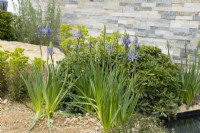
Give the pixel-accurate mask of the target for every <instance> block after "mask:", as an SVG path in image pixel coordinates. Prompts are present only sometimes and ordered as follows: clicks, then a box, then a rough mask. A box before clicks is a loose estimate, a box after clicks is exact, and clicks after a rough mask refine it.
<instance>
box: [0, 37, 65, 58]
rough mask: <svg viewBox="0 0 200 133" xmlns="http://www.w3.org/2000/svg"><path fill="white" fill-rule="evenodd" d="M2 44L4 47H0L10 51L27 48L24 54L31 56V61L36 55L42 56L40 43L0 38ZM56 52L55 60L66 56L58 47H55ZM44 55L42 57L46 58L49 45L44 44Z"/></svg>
mask: <svg viewBox="0 0 200 133" xmlns="http://www.w3.org/2000/svg"><path fill="white" fill-rule="evenodd" d="M0 45H1V46H2V48H0V49H3V50H8V51H14V50H15V48H23V49H24V50H25V51H24V55H26V56H28V57H29V58H30V60H29V62H31V61H32V60H33V59H34V57H39V58H41V54H40V46H39V45H33V44H28V43H22V42H16V41H4V40H0ZM54 52H55V54H54V55H53V56H54V60H55V61H59V60H62V59H63V58H64V57H65V55H64V54H63V53H62V52H61V51H60V50H59V49H58V48H55V47H54ZM42 55H43V57H42V59H43V60H46V59H47V46H42Z"/></svg>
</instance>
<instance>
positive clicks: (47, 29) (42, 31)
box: [38, 26, 53, 35]
mask: <svg viewBox="0 0 200 133" xmlns="http://www.w3.org/2000/svg"><path fill="white" fill-rule="evenodd" d="M38 33H39V34H41V35H50V34H52V33H53V31H52V30H51V28H50V27H49V26H46V27H45V28H43V27H41V26H38Z"/></svg>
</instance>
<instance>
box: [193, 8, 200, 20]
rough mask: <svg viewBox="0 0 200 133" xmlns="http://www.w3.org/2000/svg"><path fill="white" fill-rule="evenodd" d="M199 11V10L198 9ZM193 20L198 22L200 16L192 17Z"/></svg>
mask: <svg viewBox="0 0 200 133" xmlns="http://www.w3.org/2000/svg"><path fill="white" fill-rule="evenodd" d="M199 10H200V9H199ZM193 20H195V21H200V16H194V17H193Z"/></svg>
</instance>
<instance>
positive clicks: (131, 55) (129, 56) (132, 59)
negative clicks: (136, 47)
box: [128, 52, 140, 61]
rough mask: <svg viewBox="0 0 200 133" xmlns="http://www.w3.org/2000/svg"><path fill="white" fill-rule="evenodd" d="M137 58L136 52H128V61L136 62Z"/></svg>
mask: <svg viewBox="0 0 200 133" xmlns="http://www.w3.org/2000/svg"><path fill="white" fill-rule="evenodd" d="M139 57H140V55H139V53H138V52H136V53H132V52H130V53H129V54H128V60H129V61H134V60H137V59H138V58H139Z"/></svg>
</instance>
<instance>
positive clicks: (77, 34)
mask: <svg viewBox="0 0 200 133" xmlns="http://www.w3.org/2000/svg"><path fill="white" fill-rule="evenodd" d="M74 37H76V38H77V39H78V40H80V39H81V38H83V34H82V32H81V30H80V29H79V30H78V31H77V33H76V34H74Z"/></svg>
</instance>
